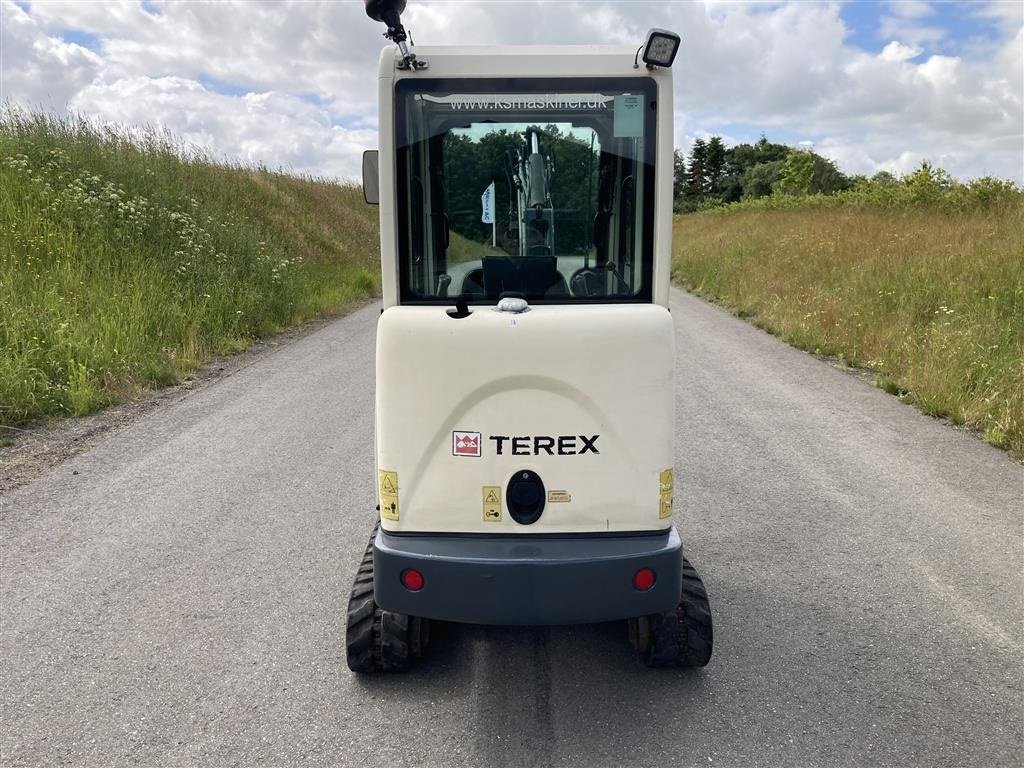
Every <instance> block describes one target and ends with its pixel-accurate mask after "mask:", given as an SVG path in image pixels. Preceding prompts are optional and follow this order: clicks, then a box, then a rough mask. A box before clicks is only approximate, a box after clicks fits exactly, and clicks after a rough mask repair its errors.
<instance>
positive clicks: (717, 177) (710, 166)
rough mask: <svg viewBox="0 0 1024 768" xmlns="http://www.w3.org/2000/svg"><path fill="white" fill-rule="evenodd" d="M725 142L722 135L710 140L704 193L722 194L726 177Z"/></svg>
mask: <svg viewBox="0 0 1024 768" xmlns="http://www.w3.org/2000/svg"><path fill="white" fill-rule="evenodd" d="M725 153H726V149H725V144H723V143H722V137H721V136H712V137H711V138H710V139H709V140H708V148H707V160H706V167H705V176H704V194H705V195H716V196H720V195H721V193H722V182H723V180H724V178H725Z"/></svg>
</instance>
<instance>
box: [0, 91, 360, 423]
mask: <svg viewBox="0 0 1024 768" xmlns="http://www.w3.org/2000/svg"><path fill="white" fill-rule="evenodd" d="M0 158H2V162H0V427H3V426H6V427H11V426H16V425H19V424H23V423H25V422H29V421H32V420H34V419H38V418H40V417H46V416H52V415H66V414H74V415H80V414H85V413H88V412H90V411H93V410H95V409H97V408H99V407H102V406H104V405H107V404H109V403H111V402H114V401H116V400H119V399H121V398H124V397H126V396H132V395H134V394H136V393H138V392H140V391H142V390H145V389H147V388H151V387H154V386H159V385H163V384H168V383H172V382H175V381H178V380H180V379H181V378H182V377H184V376H187V375H188V374H189V373H190V372H191V371H193V370H195V368H196V367H197V366H199V365H200V364H201V363H202V362H203V361H204V360H205V359H208V358H209V357H211V356H213V355H216V354H222V353H228V352H233V351H237V350H240V349H243V348H245V347H246V346H247V345H248V344H250V342H251V341H252V340H253V339H254V338H256V337H260V336H264V335H267V334H270V333H273V332H275V331H277V330H280V329H282V328H284V327H286V326H289V325H293V324H296V323H299V322H302V321H304V320H306V319H309V318H312V317H315V316H318V315H322V314H325V313H335V312H340V311H342V310H344V309H345V308H346V307H349V306H351V305H352V304H353V303H354V302H356V301H359V300H361V299H365V298H367V297H370V296H372V295H375V294H377V293H378V292H379V245H378V242H379V241H378V230H377V210H376V208H372V207H370V206H367V205H366V204H365V203H364V202H363V199H362V193H361V192H360V190H359V189H357V188H356V187H353V186H345V185H338V184H333V183H329V182H325V181H321V180H315V179H309V178H297V177H294V176H288V175H285V174H281V173H272V172H269V171H266V170H255V169H251V168H243V167H237V166H230V165H224V164H218V163H215V162H213V161H212V160H211V159H210V158H208V157H206V156H204V155H202V154H200V153H196V152H191V153H183V151H182V149H181V148H180V147H177V146H175V145H174V143H173V141H172V140H170V139H168V138H167V137H164V136H161V135H159V134H152V133H151V134H149V135H145V136H141V137H139V136H135V137H127V136H125V135H123V134H120V133H118V132H116V131H110V130H105V129H100V128H96V127H93V126H91V125H89V124H87V123H85V122H82V121H59V120H56V119H53V118H49V117H45V116H40V115H26V114H23V113H17V112H12V111H7V112H6V113H4V114H2V115H0ZM5 431H9V430H4V429H2V428H0V437H3V433H4V432H5Z"/></svg>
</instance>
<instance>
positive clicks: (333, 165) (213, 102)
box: [71, 77, 377, 178]
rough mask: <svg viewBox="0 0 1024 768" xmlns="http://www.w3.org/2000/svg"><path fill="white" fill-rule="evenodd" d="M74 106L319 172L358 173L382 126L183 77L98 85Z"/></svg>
mask: <svg viewBox="0 0 1024 768" xmlns="http://www.w3.org/2000/svg"><path fill="white" fill-rule="evenodd" d="M71 106H72V108H73V109H75V110H78V111H80V112H82V113H83V114H86V115H102V116H103V118H104V119H105V120H109V121H114V122H118V123H121V124H125V125H150V126H154V127H155V126H164V127H166V128H167V129H168V130H170V131H171V132H172V133H173V134H174V135H176V136H179V137H181V138H182V139H183V140H184V141H185V142H186V143H188V144H193V145H195V146H198V147H201V148H203V149H205V150H207V151H208V152H210V153H211V154H213V155H214V156H217V155H221V154H224V153H225V147H227V148H230V151H229V152H227V154H228V155H229V156H230V157H232V158H238V159H241V160H243V161H245V162H248V163H251V164H258V163H263V164H266V165H269V166H271V167H284V168H287V169H291V170H294V171H298V172H301V173H307V174H310V175H315V176H333V177H338V178H346V177H347V178H355V177H357V176H358V175H359V173H360V156H361V153H362V151H363V149H365V148H366V147H372V146H374V145H375V144H376V141H377V133H376V131H375V130H372V129H366V128H363V129H355V130H350V129H347V128H343V127H341V126H338V125H334V124H332V121H331V116H330V114H329V113H328V111H327V110H325V109H323V108H322V107H318V106H316V105H314V104H310V103H309V102H307V101H304V100H302V99H300V98H297V97H295V96H292V95H289V94H285V93H280V92H277V91H269V92H265V93H249V94H245V95H243V96H226V95H223V94H218V93H213V92H211V91H209V90H207V89H206V88H204V87H203V86H202V85H200V84H199V83H196V82H194V81H192V80H186V79H183V78H179V77H162V78H148V77H135V78H123V79H121V80H118V81H116V82H115V83H112V84H102V85H100V84H97V85H91V86H89V87H87V88H85V89H84V90H82V92H81V93H79V94H78V96H77V97H76V98H75V100H74V101H73V102H72V105H71Z"/></svg>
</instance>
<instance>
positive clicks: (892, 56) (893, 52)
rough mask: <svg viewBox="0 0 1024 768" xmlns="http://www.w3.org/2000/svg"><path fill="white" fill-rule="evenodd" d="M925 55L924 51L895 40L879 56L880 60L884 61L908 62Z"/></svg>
mask: <svg viewBox="0 0 1024 768" xmlns="http://www.w3.org/2000/svg"><path fill="white" fill-rule="evenodd" d="M922 53H924V49H923V48H920V47H919V46H916V45H904V44H903V43H901V42H899V41H897V40H893V41H892V42H891V43H889V44H888V45H887V46H885V48H883V49H882V52H881V53H880V54H879V55H878V56H879V58H880V59H883V60H884V61H907V60H909V59H916V58H917V57H918V56H920V55H921V54H922Z"/></svg>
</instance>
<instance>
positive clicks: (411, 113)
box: [396, 78, 655, 304]
mask: <svg viewBox="0 0 1024 768" xmlns="http://www.w3.org/2000/svg"><path fill="white" fill-rule="evenodd" d="M396 103H397V109H396V141H397V146H398V154H397V182H398V233H399V238H398V240H399V278H400V280H399V282H400V286H401V301H402V302H403V303H445V304H450V303H452V302H453V301H454V300H455V299H457V298H464V299H466V300H467V301H469V302H471V303H472V302H476V303H494V302H495V301H497V300H498V299H499V298H501V297H502V296H503V295H513V296H520V297H522V298H525V299H527V300H529V301H530V302H535V303H543V302H550V303H569V302H585V301H602V302H607V301H650V300H651V277H652V261H653V253H652V252H653V231H652V229H653V210H654V198H653V195H654V167H653V157H654V130H655V128H654V126H655V86H654V83H653V81H652V80H650V79H648V78H629V79H611V78H600V79H580V78H574V79H563V80H535V79H516V80H500V81H498V80H420V79H408V80H402V81H400V82H399V83H398V86H397V90H396Z"/></svg>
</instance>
